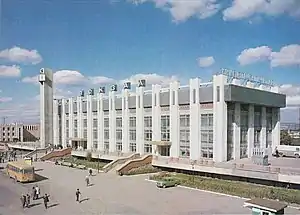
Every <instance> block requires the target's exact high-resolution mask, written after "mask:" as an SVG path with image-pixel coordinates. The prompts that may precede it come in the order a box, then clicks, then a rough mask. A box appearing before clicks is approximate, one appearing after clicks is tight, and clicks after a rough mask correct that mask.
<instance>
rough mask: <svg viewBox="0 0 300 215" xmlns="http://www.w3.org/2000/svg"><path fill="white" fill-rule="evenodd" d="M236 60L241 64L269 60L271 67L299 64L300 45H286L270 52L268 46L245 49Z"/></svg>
mask: <svg viewBox="0 0 300 215" xmlns="http://www.w3.org/2000/svg"><path fill="white" fill-rule="evenodd" d="M237 61H238V62H239V63H240V64H241V65H248V64H252V63H257V62H261V61H270V65H271V66H272V67H278V66H292V65H300V45H298V44H291V45H287V46H284V47H282V48H281V49H280V51H279V52H274V51H273V52H272V49H271V48H270V47H268V46H259V47H256V48H249V49H245V50H243V51H242V52H241V54H240V55H239V56H238V57H237Z"/></svg>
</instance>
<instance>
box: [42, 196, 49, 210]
mask: <svg viewBox="0 0 300 215" xmlns="http://www.w3.org/2000/svg"><path fill="white" fill-rule="evenodd" d="M43 200H44V206H45V209H48V202H49V196H48V195H47V193H46V194H45V196H43Z"/></svg>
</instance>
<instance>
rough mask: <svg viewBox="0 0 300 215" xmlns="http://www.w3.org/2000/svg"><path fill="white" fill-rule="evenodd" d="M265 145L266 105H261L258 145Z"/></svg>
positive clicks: (263, 146) (262, 146)
mask: <svg viewBox="0 0 300 215" xmlns="http://www.w3.org/2000/svg"><path fill="white" fill-rule="evenodd" d="M266 145H267V113H266V107H261V131H260V147H261V148H262V149H265V148H266Z"/></svg>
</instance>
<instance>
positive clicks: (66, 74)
mask: <svg viewBox="0 0 300 215" xmlns="http://www.w3.org/2000/svg"><path fill="white" fill-rule="evenodd" d="M53 79H54V83H55V85H85V84H107V83H112V82H113V81H114V79H112V78H109V77H105V76H91V77H86V76H84V75H83V74H82V73H80V72H79V71H75V70H59V71H56V72H54V74H53ZM22 82H24V83H34V84H38V83H39V82H38V75H35V76H31V77H24V78H23V79H22Z"/></svg>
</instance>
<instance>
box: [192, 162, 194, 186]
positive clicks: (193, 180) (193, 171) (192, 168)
mask: <svg viewBox="0 0 300 215" xmlns="http://www.w3.org/2000/svg"><path fill="white" fill-rule="evenodd" d="M192 171H193V173H192V174H193V177H192V179H193V183H194V182H195V164H194V162H193V163H192Z"/></svg>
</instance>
